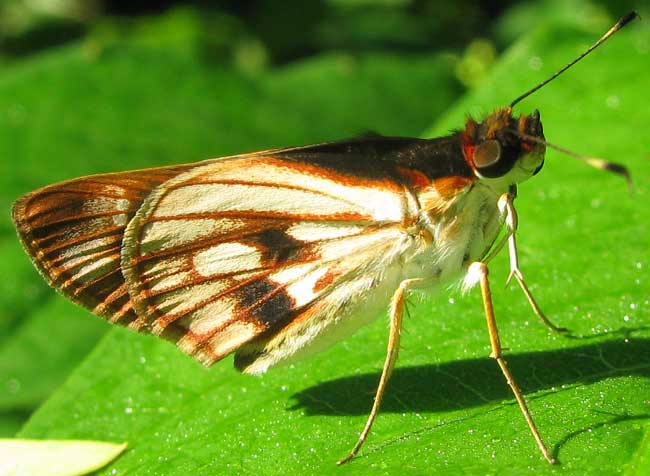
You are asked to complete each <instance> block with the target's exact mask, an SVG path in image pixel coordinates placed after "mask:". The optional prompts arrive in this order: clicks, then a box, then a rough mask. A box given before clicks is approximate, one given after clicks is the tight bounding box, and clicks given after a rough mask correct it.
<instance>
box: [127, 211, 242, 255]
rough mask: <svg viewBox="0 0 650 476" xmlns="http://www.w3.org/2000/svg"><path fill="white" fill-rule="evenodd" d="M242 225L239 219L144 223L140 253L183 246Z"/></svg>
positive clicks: (200, 219)
mask: <svg viewBox="0 0 650 476" xmlns="http://www.w3.org/2000/svg"><path fill="white" fill-rule="evenodd" d="M242 225H243V222H242V221H241V220H231V219H228V218H223V219H216V220H213V219H210V218H197V219H179V220H162V221H153V222H150V223H146V224H145V225H144V226H142V232H141V233H142V235H141V236H142V237H141V239H140V251H141V253H147V252H149V251H160V250H164V249H168V248H173V247H176V246H183V245H186V244H188V243H191V242H193V241H195V240H198V239H201V238H205V237H208V236H210V235H214V234H216V233H218V232H219V231H220V230H235V229H237V228H239V227H241V226H242Z"/></svg>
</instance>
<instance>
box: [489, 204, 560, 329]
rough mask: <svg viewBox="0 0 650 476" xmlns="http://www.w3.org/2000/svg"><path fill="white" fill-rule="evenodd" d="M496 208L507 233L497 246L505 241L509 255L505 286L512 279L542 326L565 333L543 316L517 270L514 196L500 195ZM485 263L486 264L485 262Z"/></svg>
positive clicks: (500, 245)
mask: <svg viewBox="0 0 650 476" xmlns="http://www.w3.org/2000/svg"><path fill="white" fill-rule="evenodd" d="M498 206H499V211H500V212H501V214H502V215H503V214H505V224H506V230H507V233H506V236H505V237H504V238H503V240H502V241H501V242H500V243H499V245H497V246H499V249H500V248H501V247H503V244H504V242H505V240H507V242H508V254H509V255H510V274H509V275H508V279H507V281H506V285H508V283H510V281H511V280H512V278H513V277H514V278H515V279H516V280H517V282H518V283H519V287H520V288H521V290H522V291H523V292H524V296H526V299H527V300H528V303H529V304H530V307H531V308H532V309H533V312H534V313H535V315H536V316H537V317H539V318H540V319H541V321H542V322H543V323H544V325H546V327H548V328H549V329H551V330H552V331H555V332H566V331H567V329H566V328H565V327H558V326H556V325H555V324H553V323H552V322H551V321H550V320H549V319H548V318H547V317H546V316H545V315H544V313H543V312H542V310H541V309H540V307H539V305H538V304H537V301H535V298H534V297H533V294H532V293H531V292H530V289H528V286H527V285H526V281H525V280H524V275H523V274H522V272H521V270H520V269H519V255H518V253H517V240H516V234H517V225H518V221H517V220H518V219H517V211H516V210H515V206H514V196H513V195H512V194H510V193H504V194H503V195H501V197H499V201H498ZM497 251H498V250H497ZM493 256H494V253H492V254H491V255H490V257H489V258H490V259H491V258H492V257H493ZM485 262H486V263H487V260H486V261H485Z"/></svg>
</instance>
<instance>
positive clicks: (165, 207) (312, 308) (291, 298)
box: [122, 155, 410, 371]
mask: <svg viewBox="0 0 650 476" xmlns="http://www.w3.org/2000/svg"><path fill="white" fill-rule="evenodd" d="M409 206H410V205H409V203H408V200H407V198H406V195H405V192H404V188H403V187H402V186H401V185H399V184H398V183H396V182H395V181H394V180H391V179H390V178H387V177H384V178H374V179H373V180H372V181H364V180H357V181H356V182H355V181H353V180H352V177H351V176H348V175H341V174H338V173H336V172H335V171H333V170H328V169H326V168H324V167H320V166H317V165H313V164H307V163H305V162H299V163H298V162H295V161H291V160H285V159H283V158H279V157H273V156H268V155H266V156H243V157H239V158H232V159H228V160H219V161H214V162H211V163H209V164H207V165H205V166H202V167H197V168H195V169H192V170H190V171H188V172H186V173H184V174H181V175H179V176H178V177H176V178H174V179H172V180H169V181H168V182H166V183H164V184H163V185H161V186H160V187H158V188H157V189H156V191H155V192H154V193H152V194H151V196H149V197H148V198H147V200H145V202H144V203H143V205H142V207H141V208H140V210H139V211H138V213H137V214H136V216H135V217H134V218H133V220H131V222H130V223H129V226H128V228H127V230H126V235H125V240H124V246H123V247H122V270H123V274H124V276H125V278H126V282H127V285H128V288H129V292H130V295H131V299H132V302H133V306H134V308H135V311H136V313H137V314H138V315H139V316H140V318H141V319H143V320H144V321H145V322H146V326H147V327H148V328H149V330H150V331H151V332H152V333H154V334H156V335H160V336H162V337H165V338H166V339H168V340H171V341H173V342H176V344H177V345H178V347H179V348H180V349H182V350H183V351H184V352H186V353H188V354H190V355H192V356H194V357H195V358H197V359H198V360H199V361H201V362H202V363H204V364H206V365H210V364H212V363H214V362H216V361H217V360H219V359H221V358H222V357H224V356H225V355H228V354H229V353H231V352H233V351H235V350H237V349H240V348H242V346H245V345H246V344H249V343H250V344H251V347H250V348H249V351H248V352H243V353H242V355H246V357H242V358H240V359H239V361H240V365H239V366H240V367H241V368H248V367H250V365H251V363H252V361H253V360H256V359H257V358H258V357H259V356H260V355H261V354H260V345H259V343H260V342H266V341H268V340H269V338H270V337H272V336H278V335H279V334H280V333H281V332H282V330H283V329H285V328H287V327H288V326H289V325H290V324H292V323H294V324H295V323H296V322H298V321H300V322H303V323H304V322H305V320H306V318H307V316H308V315H309V316H314V315H316V316H317V317H318V319H319V320H320V321H321V326H320V327H319V326H316V327H313V326H312V328H311V329H312V331H314V329H318V332H311V333H312V334H314V337H315V334H318V333H319V332H320V331H321V330H322V329H321V328H324V327H328V326H327V325H325V326H323V325H322V323H323V322H329V323H332V324H333V323H335V322H336V321H337V320H336V319H333V320H332V319H328V318H326V316H331V315H332V313H333V311H334V310H335V309H338V308H341V307H343V306H344V305H346V303H347V302H348V301H350V299H351V298H352V297H355V298H361V299H363V297H362V296H358V293H359V292H361V291H362V290H363V291H364V292H365V291H367V290H369V289H372V288H373V287H375V286H376V284H377V283H378V282H379V281H381V276H382V271H381V269H380V263H384V264H385V263H388V262H393V261H394V260H395V258H396V257H397V256H398V255H399V254H400V252H401V251H402V250H403V248H404V247H405V246H407V242H408V240H409V237H408V235H407V234H406V233H405V232H404V231H403V229H402V224H403V222H404V219H405V216H406V215H407V214H408V213H409V212H408V207H409ZM361 283H364V284H363V285H362V284H361ZM355 293H356V294H357V295H356V296H355ZM331 317H333V316H331ZM303 327H304V324H303ZM309 341H310V339H303V341H301V342H297V343H296V345H295V346H294V348H293V349H291V350H285V352H284V353H283V356H282V357H284V358H286V357H288V356H289V355H290V354H292V353H293V352H295V351H297V350H298V349H299V348H300V347H303V346H304V345H306V344H307V343H308V342H309ZM255 342H257V343H258V344H257V345H253V343H255ZM252 356H257V357H255V358H253V357H252ZM279 360H282V359H279V358H276V359H275V361H279ZM275 361H274V362H275ZM263 370H265V368H264V369H263ZM263 370H261V371H263Z"/></svg>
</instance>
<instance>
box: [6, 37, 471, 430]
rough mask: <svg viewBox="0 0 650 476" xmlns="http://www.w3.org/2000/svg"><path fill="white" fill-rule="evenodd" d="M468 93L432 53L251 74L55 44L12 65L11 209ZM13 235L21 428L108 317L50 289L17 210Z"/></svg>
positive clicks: (10, 259) (392, 116)
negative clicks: (131, 173)
mask: <svg viewBox="0 0 650 476" xmlns="http://www.w3.org/2000/svg"><path fill="white" fill-rule="evenodd" d="M184 31H185V30H184ZM91 43H92V42H91ZM180 50H181V51H182V49H180ZM143 71H146V74H143ZM432 87H433V89H432ZM328 88H330V89H329V92H328V93H327V95H311V96H310V95H305V94H299V92H300V91H301V90H305V91H308V90H311V91H317V90H322V91H325V90H326V89H328ZM458 92H459V86H458V84H457V83H456V82H455V80H454V79H453V74H452V71H451V65H450V64H449V62H448V61H446V60H444V59H440V58H439V57H437V56H432V55H427V56H414V57H410V58H397V57H393V56H386V55H382V54H373V55H366V56H360V57H355V58H352V57H349V56H345V55H329V56H323V57H321V58H314V59H312V60H310V61H306V62H303V63H296V64H293V65H291V66H287V67H285V68H280V69H276V70H274V71H271V72H269V73H268V74H263V75H259V76H257V77H251V76H250V75H244V74H241V73H239V72H237V71H235V70H232V69H230V68H228V67H224V66H222V65H219V64H214V63H210V62H207V61H202V60H200V59H198V58H196V57H194V56H192V55H190V54H187V55H185V54H182V53H180V52H179V50H172V51H168V50H167V49H166V48H165V47H161V49H156V48H145V47H142V46H140V47H133V46H128V44H125V45H122V46H121V47H106V48H104V49H103V50H101V52H100V53H99V54H98V53H97V51H96V50H95V49H92V48H90V49H89V48H88V45H87V44H84V45H83V46H77V47H70V48H66V49H60V50H56V51H52V52H50V53H49V54H47V55H42V56H40V57H35V58H32V59H31V60H29V61H25V62H24V63H22V64H17V65H14V66H13V67H11V68H8V69H7V70H6V71H4V72H3V75H2V77H0V131H2V141H0V156H1V157H3V160H2V161H0V167H2V169H0V172H2V173H0V207H1V208H3V209H5V210H9V208H10V206H11V203H12V202H13V201H14V200H15V199H16V198H17V197H18V196H20V195H21V194H23V193H26V192H28V191H31V190H34V189H36V188H37V187H39V186H44V185H47V184H49V183H53V182H56V181H59V180H65V179H68V178H72V177H75V176H80V175H85V174H90V173H100V172H111V171H117V170H127V169H133V168H142V167H147V166H155V165H165V164H172V163H181V162H191V161H193V160H201V159H206V158H210V157H214V156H219V155H227V154H231V153H237V152H244V151H250V150H255V149H267V148H271V147H274V146H282V145H284V146H287V145H300V144H304V143H310V142H318V141H325V140H330V139H334V138H337V137H345V136H353V135H356V134H360V133H365V132H367V131H368V130H375V131H385V132H391V131H397V132H398V133H403V134H409V135H414V134H417V133H419V132H420V131H421V130H422V129H423V128H424V127H425V126H426V125H427V123H428V122H429V119H430V112H429V110H428V109H429V108H427V109H424V108H421V107H420V101H421V100H422V98H428V101H429V102H430V103H431V108H434V109H435V110H437V111H438V112H439V113H440V112H442V111H443V110H444V109H445V108H446V107H447V106H448V104H449V103H450V102H451V101H452V100H453V99H454V98H455V97H456V95H457V94H458ZM350 110H352V111H353V112H354V114H350V113H349V111H350ZM0 235H1V236H2V241H0V271H1V272H2V276H3V277H4V278H3V280H2V281H1V282H0V432H2V434H4V435H12V434H13V433H14V432H15V430H16V429H17V428H18V425H19V422H20V420H21V419H24V418H25V416H26V415H28V414H29V412H30V411H31V410H33V409H34V408H35V407H36V406H38V405H39V404H40V403H41V402H42V401H43V400H44V399H45V398H46V397H47V396H48V395H49V394H50V393H51V392H52V391H53V390H54V389H55V388H56V387H58V386H59V385H60V384H61V383H62V382H63V381H64V380H65V378H66V377H67V375H68V374H69V372H70V371H71V370H72V369H73V368H74V367H75V366H76V365H77V363H78V362H79V361H80V360H81V359H83V358H84V356H85V355H86V354H87V352H88V351H89V350H90V349H92V348H93V347H94V345H95V344H96V342H97V340H98V339H99V338H100V337H101V335H102V334H103V332H104V330H105V329H106V328H107V327H108V325H107V324H106V323H104V322H102V321H100V320H98V319H96V318H94V317H93V316H91V315H90V314H89V313H88V312H86V311H84V310H83V309H81V308H79V307H77V306H74V305H72V304H71V303H69V302H68V301H66V300H65V299H64V298H63V297H60V296H57V295H56V294H55V293H54V292H53V291H52V290H51V289H49V288H48V287H47V285H46V284H45V283H44V282H43V280H42V279H41V278H40V277H39V276H38V273H37V272H36V271H35V269H34V267H33V266H32V264H31V263H30V262H29V259H28V258H27V256H26V255H25V253H24V252H23V251H22V250H21V247H20V244H19V243H18V240H17V238H16V236H15V231H14V229H13V225H12V224H11V223H10V220H9V213H4V214H0ZM64 426H65V425H64ZM102 439H103V438H102Z"/></svg>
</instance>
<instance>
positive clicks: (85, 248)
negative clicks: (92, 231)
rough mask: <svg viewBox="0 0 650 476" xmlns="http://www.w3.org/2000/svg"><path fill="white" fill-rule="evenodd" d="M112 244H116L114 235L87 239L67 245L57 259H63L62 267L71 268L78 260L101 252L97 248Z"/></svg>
mask: <svg viewBox="0 0 650 476" xmlns="http://www.w3.org/2000/svg"><path fill="white" fill-rule="evenodd" d="M114 245H116V240H115V237H110V236H106V237H103V238H95V239H94V240H88V241H85V242H83V243H80V244H78V245H74V246H68V247H67V248H65V249H63V250H62V251H61V254H60V255H59V256H60V257H59V258H57V260H60V259H62V260H63V261H64V263H63V265H64V267H66V268H71V267H74V265H75V264H77V263H78V262H79V261H83V260H85V259H88V257H89V256H91V255H94V254H95V253H98V252H101V250H99V248H103V247H106V246H114Z"/></svg>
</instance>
